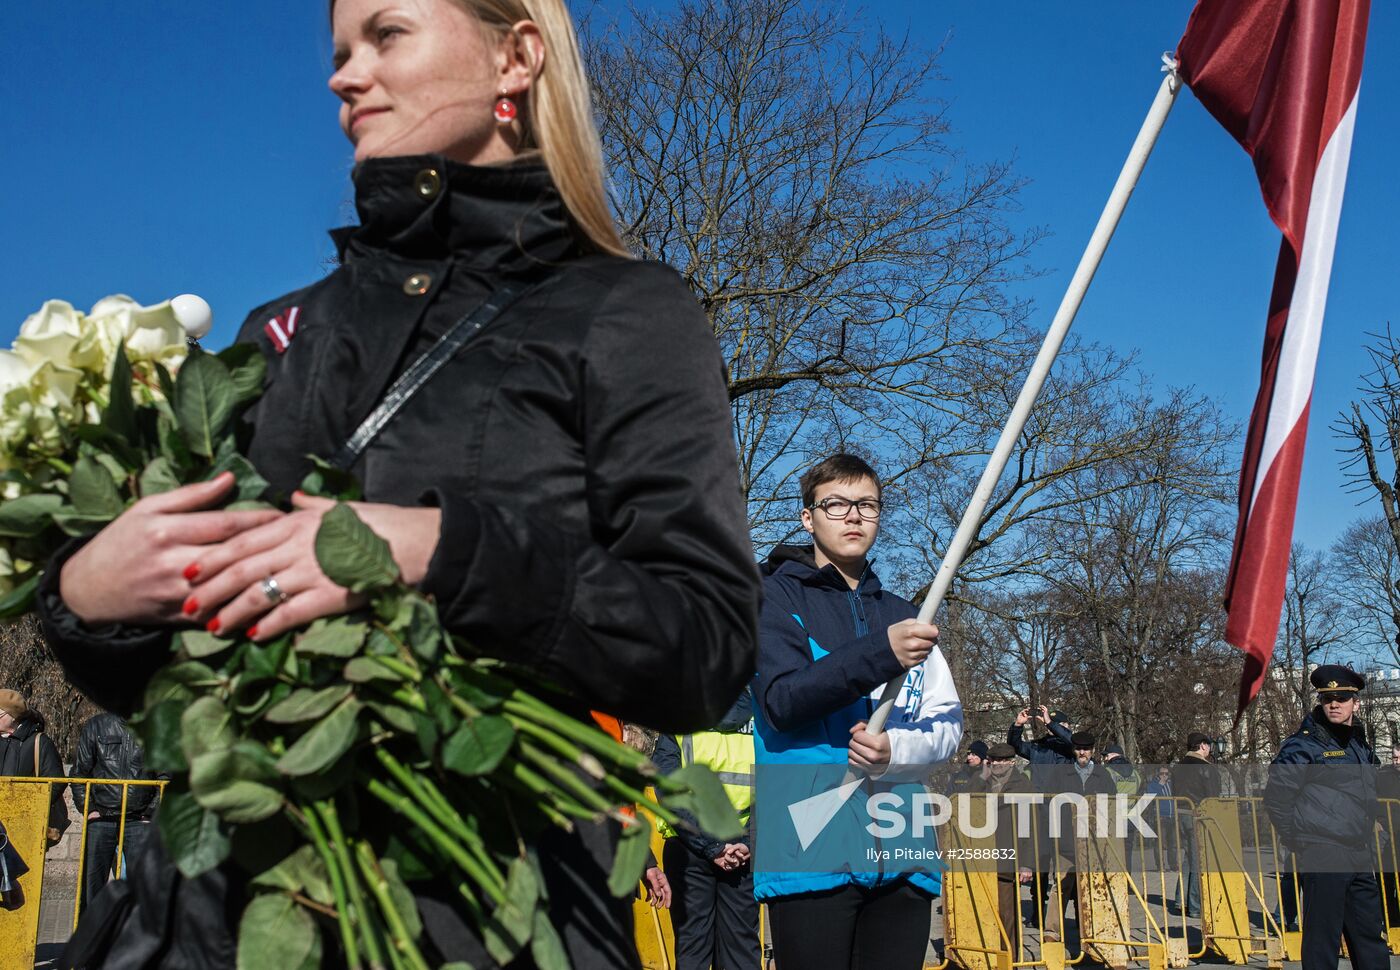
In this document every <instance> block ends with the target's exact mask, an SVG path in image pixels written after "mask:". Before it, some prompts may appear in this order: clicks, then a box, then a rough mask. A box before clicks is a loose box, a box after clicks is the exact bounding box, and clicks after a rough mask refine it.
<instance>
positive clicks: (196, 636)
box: [176, 630, 233, 660]
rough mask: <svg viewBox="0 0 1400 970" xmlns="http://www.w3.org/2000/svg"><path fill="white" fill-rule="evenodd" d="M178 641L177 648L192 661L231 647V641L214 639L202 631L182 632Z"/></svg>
mask: <svg viewBox="0 0 1400 970" xmlns="http://www.w3.org/2000/svg"><path fill="white" fill-rule="evenodd" d="M179 641H180V642H179V643H178V644H177V645H176V646H177V648H178V649H181V650H184V651H185V654H186V655H187V656H189V657H190V658H191V659H194V660H201V659H203V658H204V657H212V656H214V654H216V653H223V652H224V651H225V650H227V649H228V648H229V647H231V646H233V641H232V640H229V639H227V638H225V637H216V636H214V634H212V633H207V632H205V631H204V630H184V631H182V632H181V633H180V635H179Z"/></svg>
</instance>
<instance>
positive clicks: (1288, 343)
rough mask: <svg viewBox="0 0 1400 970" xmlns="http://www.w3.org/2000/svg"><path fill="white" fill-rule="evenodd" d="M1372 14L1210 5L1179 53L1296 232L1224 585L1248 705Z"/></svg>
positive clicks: (1275, 298) (1340, 1)
mask: <svg viewBox="0 0 1400 970" xmlns="http://www.w3.org/2000/svg"><path fill="white" fill-rule="evenodd" d="M1369 14H1370V2H1369V0H1200V3H1198V4H1197V5H1196V8H1195V10H1194V11H1192V13H1191V20H1190V22H1189V23H1188V24H1187V26H1186V33H1185V35H1184V36H1183V37H1182V39H1181V44H1180V45H1179V46H1178V48H1177V56H1178V58H1179V59H1180V62H1181V76H1182V78H1183V79H1184V80H1185V81H1186V83H1187V84H1189V85H1190V86H1191V89H1192V91H1194V92H1195V94H1196V96H1197V97H1198V98H1199V99H1200V101H1201V103H1202V104H1203V105H1205V107H1206V108H1207V110H1209V111H1210V113H1211V114H1212V115H1214V116H1215V118H1216V120H1218V121H1219V122H1220V123H1221V124H1222V125H1224V127H1225V128H1226V130H1228V131H1229V132H1230V134H1232V135H1233V136H1234V137H1235V139H1236V140H1237V141H1238V142H1239V143H1240V145H1241V147H1243V148H1244V149H1245V151H1247V152H1248V153H1249V154H1250V156H1251V157H1252V158H1253V159H1254V168H1255V172H1256V173H1257V174H1258V177H1259V187H1260V190H1261V191H1262V193H1263V196H1264V204H1265V205H1266V206H1267V207H1268V210H1269V215H1270V216H1271V217H1272V218H1273V220H1274V222H1275V223H1276V224H1277V225H1278V227H1279V229H1280V230H1281V231H1282V232H1283V236H1284V241H1283V245H1282V246H1281V247H1280V250H1279V259H1278V266H1277V269H1276V271H1275V276H1274V286H1273V291H1272V295H1271V296H1270V299H1269V319H1268V325H1267V328H1266V331H1265V337H1264V357H1263V362H1262V367H1261V374H1260V378H1261V379H1260V386H1259V394H1258V396H1257V397H1256V398H1255V402H1254V411H1253V413H1252V414H1251V416H1250V423H1249V434H1248V437H1247V439H1246V442H1245V454H1244V460H1243V462H1242V464H1241V469H1240V514H1239V527H1238V530H1237V532H1236V536H1235V546H1234V552H1233V555H1232V558H1231V562H1230V574H1229V578H1228V579H1227V581H1226V608H1227V609H1228V610H1229V619H1228V620H1227V623H1226V633H1225V638H1226V640H1228V641H1229V642H1230V643H1232V644H1234V645H1235V646H1237V647H1240V648H1241V649H1243V650H1244V651H1245V653H1246V656H1247V660H1246V663H1245V670H1244V675H1243V677H1242V679H1241V682H1240V708H1239V709H1240V710H1241V711H1243V710H1244V708H1245V706H1247V705H1248V704H1249V702H1250V701H1251V700H1253V698H1254V696H1255V695H1256V694H1257V693H1258V691H1259V687H1260V685H1261V684H1262V683H1263V679H1264V674H1265V672H1266V671H1267V669H1268V665H1269V660H1270V658H1271V657H1272V655H1273V649H1274V641H1275V640H1276V639H1277V637H1278V623H1279V613H1280V611H1281V609H1282V606H1283V596H1284V590H1285V587H1286V582H1287V575H1288V557H1289V554H1290V548H1291V545H1292V538H1293V519H1294V515H1295V513H1296V510H1297V508H1296V507H1297V501H1298V480H1299V477H1300V475H1301V473H1302V467H1303V446H1304V443H1305V441H1306V439H1307V421H1308V411H1309V408H1310V402H1311V394H1312V390H1311V389H1312V380H1313V371H1314V369H1315V367H1316V360H1317V347H1318V341H1319V339H1320V336H1321V326H1322V314H1323V309H1324V306H1325V303H1326V295H1327V283H1328V275H1329V274H1330V272H1331V265H1332V251H1333V247H1334V244H1335V239H1336V229H1337V220H1338V218H1339V216H1340V210H1341V196H1342V190H1343V187H1344V185H1345V181H1346V166H1347V160H1348V158H1349V155H1350V148H1351V126H1352V123H1353V122H1354V119H1355V104H1356V92H1357V88H1358V86H1359V84H1360V79H1361V62H1362V55H1363V52H1364V50H1365V45H1366V22H1367V18H1368V17H1369ZM1310 234H1315V236H1314V237H1311V238H1310Z"/></svg>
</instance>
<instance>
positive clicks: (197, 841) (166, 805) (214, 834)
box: [160, 786, 275, 966]
mask: <svg viewBox="0 0 1400 970" xmlns="http://www.w3.org/2000/svg"><path fill="white" fill-rule="evenodd" d="M172 787H173V786H172ZM160 834H161V838H162V839H163V840H164V842H165V848H166V850H167V851H168V852H169V853H170V859H171V861H172V862H174V863H175V865H176V866H177V867H178V868H179V870H180V873H181V874H182V875H184V876H185V878H187V879H194V878H195V877H196V876H202V875H204V873H206V872H209V871H210V870H211V869H214V868H216V867H217V866H218V865H219V863H221V862H223V861H224V860H225V859H227V858H228V854H229V839H228V834H227V833H226V832H225V831H224V828H223V825H222V823H220V821H219V817H218V816H217V815H215V814H214V813H213V812H210V811H208V810H206V809H205V808H204V807H203V806H202V805H200V804H199V803H198V802H197V801H195V799H194V795H192V794H191V793H189V792H187V791H173V792H172V791H171V790H170V788H167V789H166V791H165V794H164V795H163V796H162V797H161V802H160ZM274 965H275V964H268V966H274Z"/></svg>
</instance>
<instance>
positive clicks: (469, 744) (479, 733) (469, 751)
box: [442, 714, 515, 777]
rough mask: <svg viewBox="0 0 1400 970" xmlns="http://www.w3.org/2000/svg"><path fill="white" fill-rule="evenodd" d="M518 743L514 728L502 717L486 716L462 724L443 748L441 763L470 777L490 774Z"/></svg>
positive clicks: (450, 769)
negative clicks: (516, 742)
mask: <svg viewBox="0 0 1400 970" xmlns="http://www.w3.org/2000/svg"><path fill="white" fill-rule="evenodd" d="M514 743H515V728H513V727H511V726H510V722H509V721H507V720H506V719H505V718H503V717H496V716H495V715H491V714H485V715H482V716H481V717H474V718H472V719H470V720H468V721H465V722H463V723H462V725H461V726H460V727H458V728H457V730H455V731H453V732H452V736H451V737H449V738H448V739H447V741H446V742H445V743H444V744H443V746H442V764H443V767H445V768H447V769H448V770H449V771H455V772H456V773H457V774H459V775H467V776H468V777H471V776H475V775H489V774H490V773H491V772H493V771H495V770H496V766H497V765H499V764H500V763H501V759H502V758H504V757H505V756H506V753H507V752H508V751H510V746H511V745H512V744H514Z"/></svg>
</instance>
